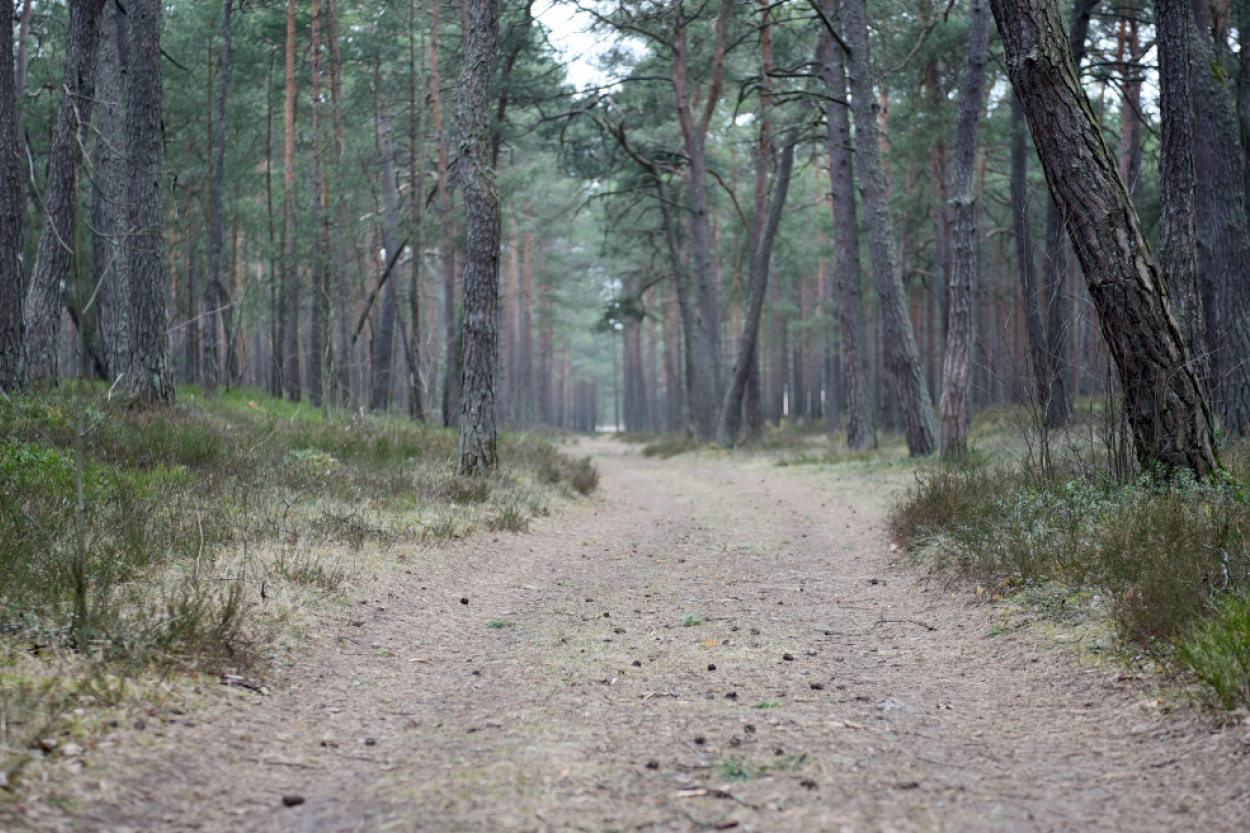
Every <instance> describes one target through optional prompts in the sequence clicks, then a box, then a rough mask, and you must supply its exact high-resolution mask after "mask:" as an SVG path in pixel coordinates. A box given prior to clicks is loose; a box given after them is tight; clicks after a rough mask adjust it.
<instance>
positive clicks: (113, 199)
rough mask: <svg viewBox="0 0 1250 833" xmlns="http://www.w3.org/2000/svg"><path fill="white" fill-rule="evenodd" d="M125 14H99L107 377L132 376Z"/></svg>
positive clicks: (96, 244)
mask: <svg viewBox="0 0 1250 833" xmlns="http://www.w3.org/2000/svg"><path fill="white" fill-rule="evenodd" d="M127 28H128V27H127V25H126V16H125V15H124V14H122V13H121V11H120V10H119V9H118V7H117V3H115V2H113V0H108V1H107V2H106V3H105V4H104V9H103V10H102V11H101V16H100V46H99V53H98V56H97V59H96V85H95V88H96V104H95V134H96V138H95V147H94V148H93V149H92V154H91V159H92V161H91V166H92V169H93V171H92V174H93V175H92V177H91V184H92V193H91V203H92V205H91V231H92V233H91V260H92V264H93V266H94V270H95V286H97V287H98V289H97V295H96V298H97V304H98V306H99V312H100V315H99V320H100V335H101V338H102V340H103V344H104V357H105V366H106V368H107V371H108V376H109V380H110V381H116V380H117V379H119V378H122V379H125V380H126V382H127V383H129V381H130V274H129V272H128V270H127V269H126V268H125V265H126V247H125V245H124V243H123V240H122V237H121V232H122V229H124V228H125V226H126V222H125V214H126V174H127V173H128V171H127V163H126V109H125V103H124V100H125V91H124V85H123V80H122V79H123V78H124V77H125V75H124V66H125V61H124V57H123V55H124V52H125V49H126V46H127V44H126V38H127Z"/></svg>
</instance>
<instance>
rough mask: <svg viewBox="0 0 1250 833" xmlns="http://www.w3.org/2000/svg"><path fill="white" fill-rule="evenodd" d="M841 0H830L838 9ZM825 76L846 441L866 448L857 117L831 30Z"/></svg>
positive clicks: (841, 55)
mask: <svg viewBox="0 0 1250 833" xmlns="http://www.w3.org/2000/svg"><path fill="white" fill-rule="evenodd" d="M840 5H841V4H840V3H839V2H836V0H835V1H834V2H830V3H828V4H827V5H826V9H828V11H829V13H830V14H831V15H832V14H834V13H836V12H837V11H838V10H839V7H840ZM825 40H826V46H825V65H824V79H825V91H826V94H827V95H828V96H829V98H830V99H832V100H831V101H830V102H829V103H828V104H827V105H826V110H825V118H826V121H827V124H828V134H827V135H826V138H825V145H826V148H827V151H828V153H829V187H830V195H831V197H832V199H831V203H832V207H833V233H834V275H835V278H834V292H835V295H836V296H837V307H838V329H839V331H840V333H841V336H842V339H841V341H842V350H841V354H842V402H843V406H844V407H845V409H846V445H847V447H848V448H851V449H859V448H864V447H865V446H866V445H868V443H869V441H870V440H871V439H872V436H871V434H872V426H871V423H870V421H869V418H868V394H867V385H866V383H865V381H864V312H863V310H864V303H863V299H862V298H861V296H860V270H859V223H858V221H857V220H856V218H855V180H854V174H853V172H852V163H851V155H852V154H851V119H850V115H851V114H850V108H849V107H848V106H847V104H846V100H847V95H846V63H847V56H846V53H845V51H844V50H843V49H842V45H841V44H838V43H834V41H833V39H832V38H831V37H828V36H826V39H825Z"/></svg>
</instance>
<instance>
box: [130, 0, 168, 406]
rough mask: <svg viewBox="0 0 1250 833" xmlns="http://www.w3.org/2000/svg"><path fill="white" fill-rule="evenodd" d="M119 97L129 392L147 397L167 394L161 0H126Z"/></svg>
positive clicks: (164, 398)
mask: <svg viewBox="0 0 1250 833" xmlns="http://www.w3.org/2000/svg"><path fill="white" fill-rule="evenodd" d="M127 17H128V18H129V20H130V56H129V66H128V74H129V78H128V79H127V93H128V94H127V101H126V152H127V153H129V154H130V163H131V174H130V182H129V187H128V189H127V194H126V203H127V209H128V210H129V213H130V222H129V223H128V230H129V233H130V236H129V238H128V239H127V246H128V251H127V255H128V256H127V260H128V265H129V269H130V299H131V300H130V303H131V318H130V321H131V334H130V341H131V356H130V368H131V380H130V392H131V395H132V396H133V397H135V398H136V399H138V400H140V401H142V402H147V403H162V404H166V405H168V404H172V403H173V401H174V374H173V363H172V361H171V359H170V351H169V330H168V329H167V327H168V324H167V322H166V315H165V312H166V304H167V302H168V301H167V299H168V296H169V281H168V277H167V275H166V273H165V229H164V224H163V218H164V213H163V206H162V202H161V168H162V162H163V154H162V147H161V3H160V0H132V2H131V4H130V8H129V12H128V14H127Z"/></svg>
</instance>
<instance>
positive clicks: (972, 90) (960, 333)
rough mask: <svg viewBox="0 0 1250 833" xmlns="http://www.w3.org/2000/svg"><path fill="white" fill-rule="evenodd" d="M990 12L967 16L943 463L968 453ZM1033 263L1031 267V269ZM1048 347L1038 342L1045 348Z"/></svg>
mask: <svg viewBox="0 0 1250 833" xmlns="http://www.w3.org/2000/svg"><path fill="white" fill-rule="evenodd" d="M989 35H990V12H989V3H988V2H987V0H972V5H971V7H970V9H969V11H968V61H967V65H966V68H965V70H964V85H963V92H962V93H961V96H962V98H961V100H960V103H959V121H958V124H957V126H956V128H955V164H954V166H953V168H952V170H951V203H952V206H953V209H954V211H953V214H954V222H953V224H952V225H953V228H952V233H951V243H952V246H951V271H950V288H949V290H948V292H947V310H948V311H949V315H948V320H949V327H948V330H947V334H946V357H945V360H944V361H943V364H942V400H941V411H942V421H941V450H942V457H944V458H946V459H956V458H959V457H962V456H963V455H964V454H965V453H966V452H967V450H968V379H969V368H970V366H971V358H972V298H973V292H974V288H975V286H976V282H977V242H978V241H977V194H976V190H975V187H974V182H973V180H974V177H973V174H974V173H975V172H976V161H977V133H978V128H979V126H980V122H981V108H982V100H983V95H984V91H985V65H986V62H987V55H988V51H989ZM1031 265H1032V263H1031V262H1030V266H1031ZM1042 343H1044V342H1039V346H1040V344H1042Z"/></svg>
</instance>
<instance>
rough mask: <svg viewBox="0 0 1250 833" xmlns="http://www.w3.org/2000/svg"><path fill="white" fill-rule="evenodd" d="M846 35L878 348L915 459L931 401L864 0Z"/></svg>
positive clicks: (930, 417) (932, 428)
mask: <svg viewBox="0 0 1250 833" xmlns="http://www.w3.org/2000/svg"><path fill="white" fill-rule="evenodd" d="M845 9H846V22H845V31H846V37H847V46H848V47H850V50H851V61H850V63H851V107H852V110H853V111H854V113H855V150H856V154H857V156H858V157H859V180H860V188H861V190H862V192H863V195H864V210H865V211H866V212H867V214H868V216H867V220H868V223H867V225H868V243H869V249H870V250H871V251H872V266H873V271H874V272H875V273H876V277H877V295H878V297H879V298H880V299H881V319H882V329H883V333H882V342H883V343H882V349H883V350H884V351H885V364H886V368H887V369H888V370H889V372H890V375H891V376H892V377H893V379H894V389H895V391H896V392H897V395H898V403H899V410H900V411H901V413H902V418H903V426H904V429H905V431H906V434H907V451H908V453H910V454H911V456H913V457H916V456H919V455H923V454H928V453H930V452H931V451H933V450H934V447H935V446H936V445H937V425H936V420H935V419H934V413H933V402H932V400H931V399H930V398H929V388H928V386H927V385H926V384H925V378H924V371H923V370H922V369H921V367H920V356H919V354H918V352H917V350H916V336H915V333H913V332H912V328H911V319H910V318H909V317H908V313H907V296H906V294H905V293H904V291H903V281H902V277H901V276H900V275H899V271H898V264H897V260H896V252H895V250H894V218H893V217H892V216H891V214H890V204H889V195H888V189H887V186H886V178H885V168H884V166H883V163H882V161H881V148H880V144H879V141H878V130H877V110H878V106H877V99H876V96H874V95H873V92H872V68H871V64H870V62H869V60H868V13H867V10H866V8H865V0H846V2H845Z"/></svg>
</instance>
